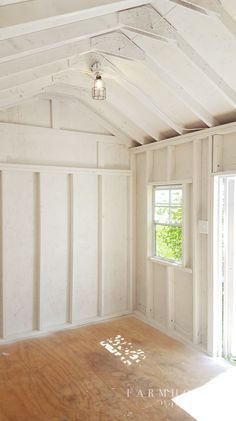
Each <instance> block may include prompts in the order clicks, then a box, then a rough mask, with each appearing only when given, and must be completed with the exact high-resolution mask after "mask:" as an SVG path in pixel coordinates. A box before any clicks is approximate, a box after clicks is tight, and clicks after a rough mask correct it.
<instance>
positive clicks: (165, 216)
mask: <svg viewBox="0 0 236 421" xmlns="http://www.w3.org/2000/svg"><path fill="white" fill-rule="evenodd" d="M169 212H170V208H169V207H161V206H155V215H154V218H155V222H159V224H169Z"/></svg>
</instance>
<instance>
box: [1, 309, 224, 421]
mask: <svg viewBox="0 0 236 421" xmlns="http://www.w3.org/2000/svg"><path fill="white" fill-rule="evenodd" d="M220 370H221V369H220V367H218V366H217V365H216V364H213V363H212V360H211V359H210V358H208V357H206V356H204V355H201V354H200V353H198V352H195V351H193V350H192V349H190V348H189V347H186V346H184V345H183V344H181V343H179V342H177V341H174V340H172V339H170V338H168V337H167V336H165V335H164V334H162V333H160V332H158V331H156V330H155V329H153V328H151V327H150V326H148V325H146V324H144V323H143V322H141V321H138V320H136V319H135V318H133V317H126V318H123V319H120V320H115V321H110V322H107V323H102V324H99V325H92V326H86V327H82V328H79V329H73V330H67V331H63V332H60V333H56V334H53V335H50V336H47V337H43V338H37V339H32V340H27V341H21V342H18V343H15V344H11V345H4V346H1V347H0V420H1V421H7V420H8V421H54V420H55V421H75V420H76V421H78V420H79V421H87V420H88V421H89V420H92V421H100V420H101V421H110V420H112V421H114V420H117V421H120V420H123V419H128V420H130V419H133V420H135V421H139V420H140V421H145V420H148V421H150V420H157V421H162V420H173V421H178V420H180V421H185V420H192V419H193V418H191V417H190V416H189V415H187V414H186V413H185V412H184V411H182V410H181V409H180V408H179V407H177V406H174V405H173V403H172V401H171V394H172V393H174V395H175V394H177V393H178V394H181V393H183V392H184V391H185V390H192V389H194V388H196V387H198V386H201V385H203V384H204V383H206V382H207V381H209V380H210V379H211V378H213V377H215V376H216V375H217V374H219V373H220Z"/></svg>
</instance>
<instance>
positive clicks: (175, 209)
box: [153, 185, 183, 264]
mask: <svg viewBox="0 0 236 421" xmlns="http://www.w3.org/2000/svg"><path fill="white" fill-rule="evenodd" d="M182 199H183V188H182V186H180V185H171V186H154V187H153V249H154V250H153V254H154V257H157V258H160V259H164V260H167V261H171V262H174V263H179V264H180V263H182V255H183V251H182V242H183V228H182V215H183V206H182Z"/></svg>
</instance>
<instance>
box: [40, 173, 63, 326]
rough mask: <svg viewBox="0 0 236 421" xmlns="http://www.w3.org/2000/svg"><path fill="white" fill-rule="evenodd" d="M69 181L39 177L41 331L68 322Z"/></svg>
mask: <svg viewBox="0 0 236 421" xmlns="http://www.w3.org/2000/svg"><path fill="white" fill-rule="evenodd" d="M68 183H69V177H68V176H67V175H64V174H47V173H44V174H40V327H41V328H43V329H45V328H47V327H50V326H55V325H60V324H63V323H66V322H67V320H68V283H69V281H68V278H69V227H68V222H69V221H68V219H69V209H68V208H69V191H68Z"/></svg>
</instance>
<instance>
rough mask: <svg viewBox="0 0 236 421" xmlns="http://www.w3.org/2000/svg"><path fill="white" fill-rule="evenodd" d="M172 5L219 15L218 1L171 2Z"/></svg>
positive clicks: (184, 0)
mask: <svg viewBox="0 0 236 421" xmlns="http://www.w3.org/2000/svg"><path fill="white" fill-rule="evenodd" d="M169 1H170V2H172V3H175V4H178V5H180V6H183V7H187V8H189V9H191V10H194V11H196V12H200V13H203V14H204V15H206V14H209V13H211V14H218V13H219V6H220V3H219V2H218V0H169Z"/></svg>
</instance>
